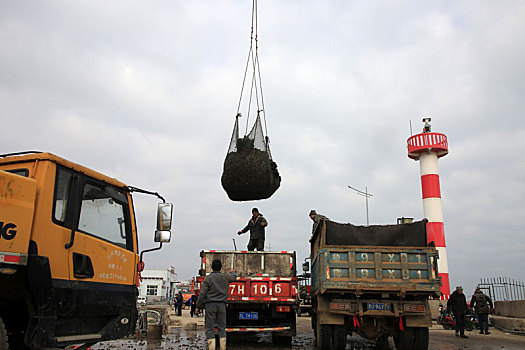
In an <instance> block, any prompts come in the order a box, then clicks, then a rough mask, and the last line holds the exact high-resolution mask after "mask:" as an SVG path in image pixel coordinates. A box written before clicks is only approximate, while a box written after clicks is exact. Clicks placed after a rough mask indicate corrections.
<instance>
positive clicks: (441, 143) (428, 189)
mask: <svg viewBox="0 0 525 350" xmlns="http://www.w3.org/2000/svg"><path fill="white" fill-rule="evenodd" d="M430 120H431V119H430V118H424V119H423V122H424V123H425V127H424V128H423V132H422V133H421V134H417V135H414V136H411V137H410V138H409V139H408V141H407V143H408V157H409V158H412V159H414V160H419V168H420V171H421V189H422V193H423V211H424V214H425V217H426V218H427V219H428V223H427V241H428V243H430V242H432V241H434V243H435V245H436V248H437V250H438V251H439V260H438V269H439V277H441V281H442V282H443V285H442V287H441V298H442V299H448V298H449V296H450V284H449V278H448V262H447V250H446V245H445V228H444V225H443V208H442V206H441V191H440V187H439V169H438V158H441V157H443V156H446V155H447V154H448V143H447V137H446V136H445V135H444V134H440V133H437V132H431V131H430Z"/></svg>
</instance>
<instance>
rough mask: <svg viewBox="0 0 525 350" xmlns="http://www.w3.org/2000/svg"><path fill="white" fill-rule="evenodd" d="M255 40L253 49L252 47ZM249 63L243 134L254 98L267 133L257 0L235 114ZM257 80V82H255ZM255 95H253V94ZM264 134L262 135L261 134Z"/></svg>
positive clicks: (239, 108)
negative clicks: (248, 89)
mask: <svg viewBox="0 0 525 350" xmlns="http://www.w3.org/2000/svg"><path fill="white" fill-rule="evenodd" d="M254 42H255V50H254V49H253V46H254ZM250 65H251V68H252V69H253V73H252V74H251V79H252V82H251V86H250V93H249V98H248V113H247V117H246V128H245V133H244V135H245V136H246V135H247V134H248V125H249V123H250V113H251V108H252V101H253V100H254V99H255V104H256V106H257V115H259V113H261V112H262V117H263V121H264V134H266V135H268V126H267V122H266V112H265V108H264V96H263V91H262V80H261V69H260V65H259V38H258V16H257V0H252V17H251V31H250V49H249V51H248V58H247V60H246V67H245V69H244V76H243V80H242V86H241V94H240V97H239V103H238V105H237V115H239V114H240V110H241V104H242V97H243V94H244V89H245V85H246V78H247V77H248V67H249V66H250ZM257 80H258V82H257ZM254 95H255V96H254ZM263 136H264V135H263ZM265 141H266V143H267V144H268V143H269V138H268V136H265Z"/></svg>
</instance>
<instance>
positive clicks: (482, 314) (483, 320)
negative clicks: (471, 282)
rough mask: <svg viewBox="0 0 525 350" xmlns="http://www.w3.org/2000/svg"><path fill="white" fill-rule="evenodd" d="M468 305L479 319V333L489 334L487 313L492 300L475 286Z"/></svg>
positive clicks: (490, 309)
mask: <svg viewBox="0 0 525 350" xmlns="http://www.w3.org/2000/svg"><path fill="white" fill-rule="evenodd" d="M470 307H471V308H473V309H474V310H475V311H476V316H477V317H478V319H479V329H480V331H479V333H480V334H483V332H485V334H487V335H488V334H490V332H489V313H490V312H491V311H492V308H493V305H492V300H491V299H490V298H489V296H488V295H486V294H485V293H483V292H482V291H481V289H479V288H476V291H474V294H473V295H472V299H470Z"/></svg>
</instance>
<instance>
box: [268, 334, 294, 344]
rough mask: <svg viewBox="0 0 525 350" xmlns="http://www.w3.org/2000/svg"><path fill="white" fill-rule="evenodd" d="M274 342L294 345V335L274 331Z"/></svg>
mask: <svg viewBox="0 0 525 350" xmlns="http://www.w3.org/2000/svg"><path fill="white" fill-rule="evenodd" d="M272 342H273V345H282V346H290V345H292V336H291V335H278V334H275V333H273V334H272Z"/></svg>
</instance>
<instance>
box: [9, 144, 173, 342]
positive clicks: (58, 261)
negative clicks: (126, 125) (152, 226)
mask: <svg viewBox="0 0 525 350" xmlns="http://www.w3.org/2000/svg"><path fill="white" fill-rule="evenodd" d="M133 189H134V188H131V187H128V186H127V185H125V184H124V183H122V182H120V181H118V180H116V179H114V178H111V177H108V176H105V175H103V174H101V173H98V172H96V171H94V170H91V169H89V168H87V167H84V166H81V165H78V164H75V163H73V162H70V161H67V160H65V159H63V158H60V157H58V156H56V155H53V154H51V153H37V152H28V153H25V152H24V153H22V154H14V155H7V156H0V285H1V286H2V288H0V322H1V323H2V324H3V325H4V326H5V328H6V330H7V331H6V333H7V335H8V341H9V345H10V347H11V348H12V349H16V348H21V349H24V348H47V347H55V348H56V347H65V346H67V345H70V344H79V343H88V344H94V343H96V342H99V341H103V340H110V339H117V338H121V337H124V336H126V335H129V334H134V333H135V324H136V320H137V307H136V301H137V295H138V292H137V283H138V282H139V278H140V271H141V269H142V268H143V264H142V263H141V261H140V259H139V254H138V253H139V250H138V239H137V228H136V224H135V215H134V210H133V200H132V196H131V192H132V191H133ZM145 192H147V191H145ZM157 215H158V227H157V229H158V231H157V233H156V240H157V241H159V242H168V241H169V239H170V236H171V233H170V232H169V230H170V227H171V205H170V204H163V203H159V211H158V214H157ZM3 338H5V337H2V334H0V348H1V346H2V342H6V341H7V340H6V339H3Z"/></svg>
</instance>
